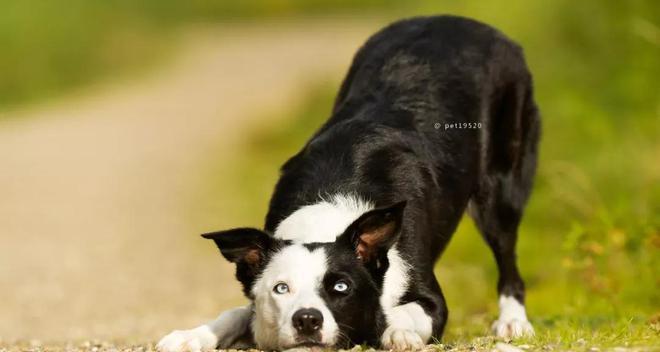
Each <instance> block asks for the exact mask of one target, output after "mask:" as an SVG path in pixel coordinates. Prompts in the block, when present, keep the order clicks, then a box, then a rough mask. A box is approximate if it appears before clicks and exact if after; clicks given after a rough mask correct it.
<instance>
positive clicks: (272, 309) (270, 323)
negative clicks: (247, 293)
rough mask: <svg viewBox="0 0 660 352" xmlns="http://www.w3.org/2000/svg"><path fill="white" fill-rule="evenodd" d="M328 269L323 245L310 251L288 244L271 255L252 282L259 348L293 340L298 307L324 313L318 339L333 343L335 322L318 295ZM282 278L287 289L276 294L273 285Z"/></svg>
mask: <svg viewBox="0 0 660 352" xmlns="http://www.w3.org/2000/svg"><path fill="white" fill-rule="evenodd" d="M326 271H327V255H326V253H325V250H324V249H323V248H317V249H315V250H313V251H311V252H310V251H309V250H308V249H307V248H306V247H304V246H302V245H291V246H288V247H286V248H284V249H283V250H282V251H280V252H278V253H277V254H275V255H274V256H273V258H271V260H270V262H269V264H268V266H267V267H266V268H265V269H264V271H263V273H262V274H261V276H260V277H259V279H258V280H257V282H255V284H254V287H253V288H252V293H253V295H254V297H255V300H254V303H255V319H254V321H253V322H252V331H253V334H254V339H255V342H256V343H257V346H258V347H259V348H260V349H262V350H281V349H286V348H288V347H292V346H293V345H295V344H296V331H295V328H294V327H293V324H292V319H291V318H292V316H293V314H294V313H295V312H296V311H298V310H299V309H301V308H316V309H318V310H319V311H321V313H322V314H323V327H322V328H321V343H323V344H327V345H333V344H334V343H335V342H336V339H337V333H338V328H337V323H336V322H335V320H334V318H333V316H332V312H330V310H329V309H328V307H327V306H326V304H325V301H324V300H323V299H322V298H321V296H320V295H319V290H320V289H321V286H322V280H323V276H324V275H325V273H326ZM280 282H283V283H286V284H287V285H288V286H289V292H288V293H285V294H277V293H275V292H273V287H274V286H275V285H277V284H278V283H280Z"/></svg>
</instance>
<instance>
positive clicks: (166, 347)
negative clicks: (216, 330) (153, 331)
mask: <svg viewBox="0 0 660 352" xmlns="http://www.w3.org/2000/svg"><path fill="white" fill-rule="evenodd" d="M217 343H218V339H217V337H216V336H215V335H214V334H213V333H212V332H211V331H210V330H209V329H208V328H207V327H206V326H200V327H198V328H195V329H191V330H174V331H172V332H171V333H169V334H168V335H167V336H165V337H163V338H162V339H161V340H160V341H159V342H158V344H157V345H156V349H158V351H161V352H184V351H187V352H200V351H203V350H211V349H214V348H215V347H216V345H217Z"/></svg>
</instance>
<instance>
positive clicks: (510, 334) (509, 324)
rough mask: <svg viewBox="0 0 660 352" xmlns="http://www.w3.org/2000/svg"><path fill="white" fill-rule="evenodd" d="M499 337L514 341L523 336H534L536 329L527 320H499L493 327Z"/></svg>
mask: <svg viewBox="0 0 660 352" xmlns="http://www.w3.org/2000/svg"><path fill="white" fill-rule="evenodd" d="M492 329H493V333H495V335H496V336H497V337H502V338H505V339H512V338H516V337H522V336H534V328H532V324H530V323H529V321H527V319H515V318H511V319H502V318H500V319H498V320H495V322H494V323H493V326H492Z"/></svg>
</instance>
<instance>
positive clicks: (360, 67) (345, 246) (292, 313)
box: [158, 16, 540, 351]
mask: <svg viewBox="0 0 660 352" xmlns="http://www.w3.org/2000/svg"><path fill="white" fill-rule="evenodd" d="M539 133H540V120H539V115H538V111H537V107H536V105H535V103H534V99H533V95H532V79H531V76H530V73H529V71H528V69H527V66H526V64H525V60H524V58H523V53H522V50H521V49H520V47H519V46H518V45H516V44H515V43H513V42H512V41H511V40H509V39H507V38H506V37H505V36H504V35H503V34H501V33H500V32H498V31H497V30H495V29H493V28H491V27H489V26H487V25H484V24H481V23H479V22H476V21H473V20H469V19H465V18H459V17H453V16H438V17H426V18H414V19H409V20H404V21H400V22H397V23H394V24H392V25H390V26H388V27H386V28H385V29H383V30H381V31H380V32H378V33H377V34H375V35H374V36H373V37H371V39H369V40H368V41H367V43H366V44H365V45H364V46H363V47H362V48H361V49H360V50H359V52H358V53H357V54H356V56H355V59H354V61H353V64H352V66H351V68H350V70H349V72H348V75H347V77H346V78H345V80H344V82H343V84H342V86H341V89H340V91H339V94H338V96H337V98H336V102H335V105H334V108H333V111H332V116H331V117H330V119H329V120H328V121H327V122H326V123H325V124H324V125H323V126H322V127H321V128H320V129H319V130H318V131H317V132H316V133H315V134H314V135H313V136H312V138H311V139H310V140H309V141H308V142H307V144H306V145H305V146H304V147H303V148H302V150H301V151H300V152H299V153H298V154H296V155H294V156H293V157H292V158H291V159H290V160H288V161H287V162H286V163H285V164H284V166H283V167H282V170H281V177H280V179H279V182H278V183H277V186H276V187H275V191H274V194H273V196H272V199H271V202H270V209H269V212H268V215H267V216H266V223H265V227H264V229H263V230H259V229H254V228H239V229H233V230H228V231H221V232H215V233H209V234H205V235H203V236H204V237H205V238H209V239H212V240H214V241H215V243H216V244H217V246H218V247H219V249H220V251H221V252H222V255H223V256H224V257H225V258H227V259H228V260H229V261H231V262H233V263H235V264H236V277H237V278H238V280H239V281H240V282H241V283H242V285H243V290H244V292H245V295H246V296H247V297H248V298H249V299H250V300H251V302H252V304H250V305H249V306H246V307H240V308H236V309H233V310H230V311H227V312H225V313H223V314H222V315H220V316H219V317H218V318H217V319H216V320H215V321H212V322H210V323H208V324H204V325H202V326H200V327H197V328H194V329H191V330H182V331H174V332H172V333H171V334H169V335H167V336H166V337H164V338H163V339H162V340H161V341H160V343H159V344H158V348H159V349H160V350H162V351H179V350H184V349H191V350H198V349H204V348H214V347H216V346H219V347H222V348H226V347H230V346H236V344H237V343H238V342H237V341H239V340H242V337H244V336H248V337H249V338H250V339H251V340H252V341H253V343H254V344H255V345H256V347H258V348H260V349H264V350H281V349H287V348H292V347H296V346H326V347H347V346H350V345H353V344H362V343H366V344H369V345H372V346H379V347H382V348H385V349H397V350H411V349H419V348H421V347H423V346H424V345H425V344H426V343H428V342H430V341H431V340H432V339H439V338H440V337H441V335H442V332H443V329H444V327H445V323H446V321H447V306H446V304H445V300H444V298H443V295H442V291H441V290H440V286H439V285H438V282H437V281H436V278H435V276H434V274H433V268H434V265H435V262H436V260H437V259H438V257H439V256H440V254H441V253H442V251H443V249H444V248H445V246H446V245H447V243H448V242H449V239H450V238H451V235H452V233H453V232H454V230H455V229H456V226H457V224H458V223H459V220H460V219H461V216H462V215H463V213H464V212H465V211H466V209H467V212H468V214H470V215H471V216H472V218H473V219H474V220H475V222H476V224H477V226H478V228H479V229H480V231H481V233H482V234H483V237H484V238H485V240H486V242H488V244H489V245H490V248H491V249H492V251H493V254H494V256H495V260H496V262H497V266H498V269H499V273H500V278H499V283H498V292H499V297H500V298H499V305H500V316H499V318H498V319H497V321H495V323H494V324H493V330H494V333H495V334H496V335H498V336H504V337H516V336H520V335H524V334H533V329H532V326H531V325H530V323H529V322H528V320H527V316H526V313H525V307H524V295H525V291H524V285H523V281H522V279H521V277H520V274H519V272H518V268H517V266H516V254H515V247H516V237H517V230H518V225H519V223H520V220H521V216H522V213H523V208H524V206H525V203H526V200H527V198H528V196H529V194H530V190H531V188H532V179H533V176H534V171H535V166H536V155H537V142H538V139H539Z"/></svg>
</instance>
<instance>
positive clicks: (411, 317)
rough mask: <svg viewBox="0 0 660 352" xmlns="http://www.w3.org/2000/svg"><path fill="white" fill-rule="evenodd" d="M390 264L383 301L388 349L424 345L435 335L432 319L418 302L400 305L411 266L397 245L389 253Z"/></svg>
mask: <svg viewBox="0 0 660 352" xmlns="http://www.w3.org/2000/svg"><path fill="white" fill-rule="evenodd" d="M387 259H388V261H389V263H390V267H389V268H388V269H387V272H386V273H385V280H384V283H383V293H382V295H381V296H380V304H381V306H382V307H383V311H384V312H385V317H386V318H387V328H386V329H385V332H384V333H383V335H382V337H381V343H382V344H383V347H384V348H385V349H395V350H415V349H420V348H422V347H424V345H425V344H426V342H427V341H428V339H429V338H430V337H431V333H432V329H433V325H432V319H431V317H429V316H428V315H427V314H426V312H424V309H423V308H422V307H420V306H419V304H417V303H412V302H411V303H407V304H404V305H398V303H399V301H400V299H401V297H403V295H404V294H405V293H406V290H407V289H408V285H409V280H410V276H409V274H408V272H409V270H410V268H409V265H408V263H406V261H405V260H403V258H401V256H400V255H399V251H398V250H397V249H396V248H392V249H390V250H389V251H388V252H387Z"/></svg>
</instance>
